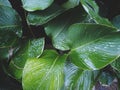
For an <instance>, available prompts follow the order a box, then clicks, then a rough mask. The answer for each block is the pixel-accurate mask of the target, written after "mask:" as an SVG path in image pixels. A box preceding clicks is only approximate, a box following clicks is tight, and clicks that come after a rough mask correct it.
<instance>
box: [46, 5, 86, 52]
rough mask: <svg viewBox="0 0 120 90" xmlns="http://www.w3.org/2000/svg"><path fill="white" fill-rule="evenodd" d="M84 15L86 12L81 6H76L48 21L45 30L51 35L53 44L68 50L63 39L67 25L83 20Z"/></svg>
mask: <svg viewBox="0 0 120 90" xmlns="http://www.w3.org/2000/svg"><path fill="white" fill-rule="evenodd" d="M85 17H86V13H85V12H84V10H83V8H81V7H76V8H74V9H71V10H68V11H67V12H66V13H63V14H62V15H60V16H59V17H57V18H55V19H54V20H52V21H51V22H49V23H48V24H47V25H46V27H45V31H46V33H47V35H48V36H49V37H51V39H52V43H53V46H54V47H55V48H57V49H60V50H68V49H69V47H68V46H67V45H66V41H65V39H66V34H67V31H68V28H69V26H70V25H71V24H73V23H77V22H81V21H83V20H84V18H85Z"/></svg>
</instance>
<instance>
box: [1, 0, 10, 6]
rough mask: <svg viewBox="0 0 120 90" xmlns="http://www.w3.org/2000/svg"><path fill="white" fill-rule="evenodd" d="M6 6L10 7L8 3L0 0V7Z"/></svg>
mask: <svg viewBox="0 0 120 90" xmlns="http://www.w3.org/2000/svg"><path fill="white" fill-rule="evenodd" d="M1 5H3V6H8V7H12V6H11V4H10V2H9V1H8V0H0V6H1Z"/></svg>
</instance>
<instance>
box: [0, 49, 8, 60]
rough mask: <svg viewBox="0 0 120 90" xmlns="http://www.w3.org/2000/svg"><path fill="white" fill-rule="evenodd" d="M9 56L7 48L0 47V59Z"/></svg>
mask: <svg viewBox="0 0 120 90" xmlns="http://www.w3.org/2000/svg"><path fill="white" fill-rule="evenodd" d="M8 58H9V48H0V60H3V59H8Z"/></svg>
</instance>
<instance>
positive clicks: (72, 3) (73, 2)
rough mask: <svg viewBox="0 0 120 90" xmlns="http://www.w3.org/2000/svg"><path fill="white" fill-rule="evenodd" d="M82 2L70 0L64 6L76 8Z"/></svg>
mask: <svg viewBox="0 0 120 90" xmlns="http://www.w3.org/2000/svg"><path fill="white" fill-rule="evenodd" d="M79 3H80V0H68V1H67V2H65V3H64V4H63V5H62V6H63V7H64V8H66V9H70V8H74V7H76V6H78V5H79Z"/></svg>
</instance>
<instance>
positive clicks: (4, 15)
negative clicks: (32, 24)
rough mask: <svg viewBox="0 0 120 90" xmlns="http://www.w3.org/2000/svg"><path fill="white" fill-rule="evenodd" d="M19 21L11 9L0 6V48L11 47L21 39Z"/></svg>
mask: <svg viewBox="0 0 120 90" xmlns="http://www.w3.org/2000/svg"><path fill="white" fill-rule="evenodd" d="M21 35H22V30H21V20H20V17H19V15H18V14H17V12H16V11H15V10H13V9H12V8H11V7H7V6H0V47H2V48H3V47H10V46H12V45H13V44H14V43H15V42H16V40H17V38H18V37H21Z"/></svg>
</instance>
